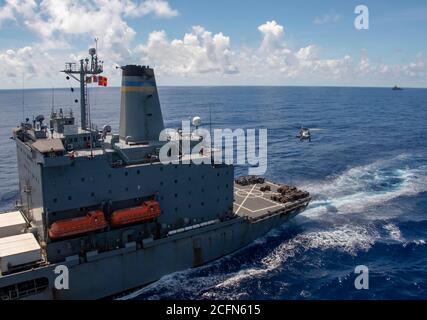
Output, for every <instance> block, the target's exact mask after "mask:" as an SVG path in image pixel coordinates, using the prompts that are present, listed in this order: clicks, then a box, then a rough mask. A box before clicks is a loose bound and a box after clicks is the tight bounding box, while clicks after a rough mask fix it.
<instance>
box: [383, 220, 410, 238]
mask: <svg viewBox="0 0 427 320" xmlns="http://www.w3.org/2000/svg"><path fill="white" fill-rule="evenodd" d="M384 229H385V230H386V231H388V233H389V236H390V239H392V240H394V241H399V242H403V241H405V239H404V238H403V237H402V233H401V232H400V229H399V227H398V226H396V225H395V224H393V223H389V224H386V225H384Z"/></svg>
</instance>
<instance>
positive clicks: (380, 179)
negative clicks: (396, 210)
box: [301, 155, 427, 219]
mask: <svg viewBox="0 0 427 320" xmlns="http://www.w3.org/2000/svg"><path fill="white" fill-rule="evenodd" d="M406 157H408V156H407V155H400V156H398V157H396V158H393V159H391V160H381V161H377V162H374V163H372V164H369V165H365V166H359V167H354V168H351V169H349V170H347V171H345V172H344V173H342V174H341V175H339V176H338V177H335V178H334V179H331V180H330V181H322V182H320V183H311V184H307V185H305V186H303V188H304V189H307V190H308V191H310V193H311V194H312V195H313V198H314V200H313V201H312V202H311V204H310V206H309V208H308V209H307V210H306V211H304V212H303V213H302V214H301V215H302V216H304V217H307V218H313V219H317V218H318V217H319V216H322V215H324V214H325V213H328V212H330V209H331V208H333V209H334V211H335V212H336V213H337V214H348V213H355V212H358V213H363V212H364V211H366V210H365V209H367V208H370V207H374V206H376V205H380V204H383V203H385V202H387V201H390V200H392V199H395V198H397V197H400V196H411V195H416V194H418V193H420V192H424V191H427V169H426V168H425V167H420V168H415V169H411V168H407V167H404V168H398V169H396V168H394V169H393V167H394V166H395V165H396V162H397V165H399V164H400V166H402V164H401V163H399V162H401V161H403V160H404V159H405V158H406ZM388 180H390V181H392V180H398V181H400V183H398V184H396V185H393V186H392V187H390V188H389V189H385V190H384V189H381V187H382V185H383V184H385V183H387V182H389V181H388ZM376 189H379V190H376ZM384 215H385V217H387V218H390V213H389V212H384ZM365 218H373V219H378V218H381V213H380V212H378V214H377V215H372V212H369V216H367V217H365Z"/></svg>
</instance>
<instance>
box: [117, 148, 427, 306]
mask: <svg viewBox="0 0 427 320" xmlns="http://www.w3.org/2000/svg"><path fill="white" fill-rule="evenodd" d="M410 158H411V155H407V154H403V155H399V156H397V157H395V158H393V159H389V160H381V161H376V162H374V163H372V164H368V165H364V166H358V167H354V168H351V169H349V170H347V171H345V172H343V173H342V174H340V175H339V176H336V177H334V178H333V179H331V180H328V181H322V182H318V183H310V184H307V185H306V186H302V188H303V189H306V190H308V191H310V193H311V194H312V196H313V201H312V202H311V204H310V206H309V207H308V208H307V210H306V211H304V212H303V213H302V214H301V215H302V216H303V217H305V219H308V221H319V222H322V223H323V222H325V221H326V218H327V217H328V218H330V219H329V220H331V219H332V221H333V223H332V224H327V223H323V226H322V227H323V228H326V230H324V229H321V230H318V229H316V230H310V227H309V229H308V230H307V231H305V232H303V233H301V234H299V235H297V236H295V237H293V238H292V239H289V240H286V241H284V242H283V243H281V244H280V245H279V246H277V247H276V248H274V249H273V250H272V251H270V252H269V253H268V254H266V256H265V257H264V258H262V259H261V260H260V261H259V260H257V261H248V266H243V267H242V269H241V270H239V271H237V272H229V273H226V272H225V273H224V272H223V271H221V268H219V267H220V266H221V264H223V263H227V262H224V258H223V259H220V260H218V261H217V262H214V263H212V264H209V265H207V266H204V267H201V268H209V270H208V274H209V275H208V276H200V275H199V274H200V270H202V269H201V268H198V269H190V270H186V271H182V272H176V273H174V274H171V275H168V276H165V277H163V278H162V279H160V280H159V281H157V282H155V283H153V284H151V285H150V286H148V287H145V288H143V289H141V290H139V291H137V292H135V293H132V294H130V295H128V296H126V297H125V298H124V299H131V298H135V297H137V296H138V295H140V294H142V293H151V292H152V291H154V292H153V293H154V295H151V296H150V298H154V299H158V298H159V296H158V295H157V293H159V292H165V293H161V294H160V296H161V297H163V298H165V296H166V297H168V296H170V297H173V296H174V295H176V294H177V293H180V292H182V291H185V292H187V293H191V295H195V296H196V297H197V296H202V297H203V298H211V299H227V298H230V297H231V298H234V299H236V298H237V297H242V298H245V293H244V292H231V291H236V290H235V288H238V285H239V284H240V283H242V282H244V281H250V280H252V279H256V278H263V277H268V276H270V275H274V272H275V271H280V269H281V268H282V267H284V266H285V265H286V263H291V260H292V258H294V257H295V256H298V255H299V254H304V253H305V252H307V251H308V250H313V249H317V250H322V251H323V250H328V249H332V250H336V251H339V252H343V253H347V254H350V255H357V253H358V252H360V251H367V250H369V249H370V248H371V247H372V246H373V245H374V243H375V242H376V241H378V240H380V238H381V236H380V234H379V232H378V231H377V230H375V228H376V227H374V224H372V221H371V220H385V224H384V225H383V226H382V228H383V230H385V231H386V233H387V239H391V240H393V241H397V242H403V243H404V245H405V244H407V243H409V242H406V240H405V239H404V237H403V236H402V233H401V231H400V229H399V228H398V226H396V225H395V224H394V223H390V222H387V220H389V219H390V218H392V217H391V216H390V212H389V211H388V210H383V211H384V212H382V211H381V208H380V209H378V206H380V205H382V204H384V203H386V202H387V201H390V200H393V199H395V198H397V197H400V196H411V195H416V194H418V193H420V192H424V191H427V168H426V167H425V166H422V167H418V168H409V167H406V166H405V165H404V162H405V161H406V160H408V159H410ZM331 209H332V211H331ZM331 212H332V214H331ZM354 213H357V217H358V220H357V223H355V222H354V221H353V220H352V219H351V216H349V219H346V220H345V222H344V223H343V222H342V219H341V220H340V219H337V218H338V217H342V216H345V215H346V214H354ZM337 215H338V216H337ZM316 228H318V227H316ZM281 234H282V233H281V232H279V231H277V230H276V231H273V232H270V234H269V235H268V237H263V238H261V239H258V240H257V241H255V242H254V244H253V246H255V247H264V246H265V244H266V243H267V242H268V239H271V237H280V236H281ZM410 243H414V244H416V245H424V244H425V243H426V242H425V240H423V239H419V240H415V241H410ZM237 254H239V253H237ZM216 267H218V269H217V270H216ZM284 285H286V284H284ZM209 288H210V289H209ZM202 292H203V294H201V293H202ZM236 295H237V296H236Z"/></svg>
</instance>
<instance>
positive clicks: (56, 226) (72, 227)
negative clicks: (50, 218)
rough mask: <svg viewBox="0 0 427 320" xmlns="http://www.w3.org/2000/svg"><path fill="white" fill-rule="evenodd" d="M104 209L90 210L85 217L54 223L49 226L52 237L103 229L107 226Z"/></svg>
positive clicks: (56, 237)
mask: <svg viewBox="0 0 427 320" xmlns="http://www.w3.org/2000/svg"><path fill="white" fill-rule="evenodd" d="M107 225H108V223H107V221H106V220H105V216H104V213H103V212H102V211H99V210H97V211H90V212H89V213H88V214H87V215H86V216H84V217H78V218H72V219H65V220H60V221H56V222H54V223H52V225H51V226H50V228H49V237H50V238H52V239H58V238H64V237H69V236H73V235H77V234H81V233H86V232H90V231H95V230H101V229H104V228H105V227H107Z"/></svg>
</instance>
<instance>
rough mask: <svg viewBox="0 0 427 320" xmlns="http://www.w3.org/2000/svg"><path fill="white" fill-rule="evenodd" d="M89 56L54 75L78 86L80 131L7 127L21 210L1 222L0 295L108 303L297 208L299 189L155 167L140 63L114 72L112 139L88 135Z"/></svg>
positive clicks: (96, 63)
mask: <svg viewBox="0 0 427 320" xmlns="http://www.w3.org/2000/svg"><path fill="white" fill-rule="evenodd" d="M89 53H90V57H91V58H90V59H85V60H81V61H80V64H67V65H66V68H65V70H64V72H65V73H66V74H67V75H68V76H70V77H73V78H75V79H76V80H78V81H79V83H80V90H81V91H80V92H81V99H80V104H81V108H80V109H81V110H80V111H81V114H80V116H81V119H80V120H81V121H80V126H78V125H76V120H75V117H74V114H73V113H72V112H71V111H70V112H64V111H63V110H62V109H61V110H59V111H54V110H52V113H51V117H50V121H49V125H47V124H45V119H44V116H42V115H40V116H37V117H36V118H34V120H33V121H32V122H30V121H29V120H28V119H27V120H26V121H24V122H23V123H21V124H20V125H19V126H18V127H17V128H15V129H14V130H13V138H14V140H15V142H16V145H17V159H18V171H19V189H20V203H19V206H18V207H17V211H14V212H9V213H3V214H0V261H1V262H2V264H1V270H0V272H1V273H0V298H3V299H27V298H28V299H31V298H41V299H55V298H57V299H76V298H77V299H80V298H81V299H94V298H102V297H107V296H113V295H115V294H118V293H120V292H123V291H127V290H131V289H133V288H137V287H140V286H143V285H145V284H148V283H151V282H153V281H155V280H157V279H159V278H160V277H161V276H163V275H165V274H168V273H171V272H174V271H177V270H182V269H185V268H189V267H195V266H199V265H201V264H203V263H206V262H208V261H212V260H214V259H217V258H219V257H221V256H223V255H225V254H228V253H231V252H233V251H235V250H237V249H239V248H241V247H243V246H245V245H247V244H249V243H251V242H252V241H253V240H254V239H256V238H258V237H260V236H262V235H264V234H265V233H266V232H268V231H269V230H270V229H272V228H274V227H275V226H277V225H279V224H281V223H283V222H284V221H287V220H288V219H289V218H291V217H293V216H294V215H296V214H297V213H298V212H300V211H302V210H303V209H304V208H305V207H306V206H307V204H308V202H309V201H310V196H309V195H308V193H306V192H299V191H298V190H296V189H292V190H291V191H289V190H290V189H289V190H288V189H286V190H287V191H286V190H285V189H284V188H281V186H280V185H277V184H274V183H271V182H268V181H265V180H264V179H263V178H260V179H261V180H256V179H255V180H253V179H252V180H251V179H248V180H247V181H249V182H248V183H242V182H241V180H238V181H237V182H235V181H234V169H233V165H227V164H198V165H195V164H194V163H192V162H191V161H190V162H189V163H188V164H182V163H181V164H167V165H166V164H163V163H162V162H161V161H160V160H159V151H160V148H161V147H162V146H163V145H164V144H165V142H164V141H159V134H160V132H161V131H162V130H163V129H164V123H163V116H162V112H161V108H160V102H159V95H158V92H157V85H156V80H155V76H154V71H153V69H152V68H150V67H148V66H138V65H127V66H123V67H122V68H121V69H122V85H121V106H120V129H119V133H118V134H115V133H113V132H111V127H110V126H109V125H108V124H105V125H104V126H103V127H102V129H101V130H98V128H97V127H96V126H94V125H93V124H92V123H91V119H90V110H88V107H89V104H88V97H87V87H86V86H87V81H88V79H89V78H90V77H91V76H93V75H99V74H101V73H102V71H103V68H102V62H100V60H99V59H98V57H97V52H96V49H90V51H89ZM88 76H89V78H88ZM198 142H199V140H198V139H195V140H194V139H193V140H191V141H190V144H196V143H198ZM178 156H179V158H181V159H182V158H185V157H189V158H190V159H191V157H211V155H210V154H209V153H203V152H202V153H200V154H198V155H196V156H195V155H190V154H185V153H184V149H180V150H179V155H178ZM236 183H237V184H236ZM280 188H281V189H280ZM283 190H285V191H283ZM282 191H283V192H282ZM297 191H298V192H299V193H298V192H297ZM286 192H288V195H287V196H285V194H286ZM281 194H282V195H281ZM278 195H279V196H278ZM280 195H281V196H280ZM2 227H3V229H2ZM13 237H15V238H13ZM12 247H13V248H12ZM3 262H4V263H3ZM58 266H66V267H67V268H68V270H69V273H70V284H69V288H67V289H63V288H57V287H55V279H56V277H57V276H58V275H57V272H55V270H56V267H58Z"/></svg>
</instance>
